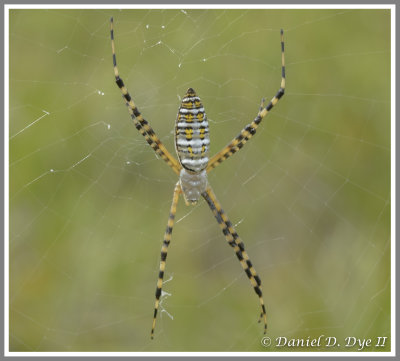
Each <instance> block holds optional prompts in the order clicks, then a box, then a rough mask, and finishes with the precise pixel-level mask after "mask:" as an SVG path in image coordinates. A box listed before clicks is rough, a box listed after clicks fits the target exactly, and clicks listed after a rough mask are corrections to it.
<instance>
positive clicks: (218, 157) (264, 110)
mask: <svg viewBox="0 0 400 361" xmlns="http://www.w3.org/2000/svg"><path fill="white" fill-rule="evenodd" d="M281 51H282V79H281V86H280V88H279V90H278V92H277V93H276V94H275V96H274V97H273V98H272V99H271V101H270V102H269V103H268V104H267V106H266V107H264V99H263V100H262V102H261V108H260V110H259V112H258V114H257V116H256V118H255V119H254V120H253V121H252V122H251V123H250V124H247V125H246V126H245V127H244V128H243V129H242V130H241V132H240V133H239V134H238V135H237V136H236V137H235V138H233V139H232V141H231V142H230V143H228V144H227V145H226V146H225V147H224V148H223V149H222V150H221V151H220V152H218V153H217V154H215V155H214V156H213V157H212V158H211V159H210V160H209V162H208V165H207V168H206V169H207V173H208V172H209V171H210V170H211V169H213V168H215V167H216V166H217V165H219V164H221V163H222V162H223V161H224V160H225V159H227V158H229V157H230V156H231V155H232V154H235V153H236V152H237V151H238V150H239V149H241V148H242V147H243V146H244V145H245V143H246V142H247V141H248V140H249V139H250V138H251V137H253V135H254V134H256V131H257V127H258V126H259V124H260V123H261V121H262V120H263V118H264V117H265V116H266V115H267V114H268V113H269V111H270V110H271V109H272V108H273V107H274V106H275V105H276V103H278V101H279V99H280V98H282V96H283V95H284V94H285V86H286V76H285V46H284V42H283V30H281Z"/></svg>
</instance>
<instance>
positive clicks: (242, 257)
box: [202, 187, 267, 333]
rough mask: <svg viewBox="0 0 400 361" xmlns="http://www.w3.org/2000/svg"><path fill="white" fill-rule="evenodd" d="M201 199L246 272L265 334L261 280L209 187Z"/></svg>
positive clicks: (265, 315)
mask: <svg viewBox="0 0 400 361" xmlns="http://www.w3.org/2000/svg"><path fill="white" fill-rule="evenodd" d="M202 196H203V198H204V199H205V200H206V202H207V203H208V205H209V207H210V208H211V210H212V212H213V214H214V216H215V218H216V219H217V222H218V224H219V226H220V227H221V229H222V232H223V233H224V235H225V238H226V241H227V242H228V244H229V245H230V246H231V247H233V249H234V251H235V253H236V256H237V258H238V259H239V261H240V264H241V265H242V267H243V269H244V271H245V272H246V275H247V277H248V278H249V280H250V283H251V285H252V286H253V288H254V291H255V293H256V294H257V295H258V297H259V300H260V305H261V316H260V319H261V318H262V319H263V320H264V333H266V332H267V314H266V311H265V305H264V300H263V296H262V290H261V280H260V277H258V275H257V272H256V270H255V269H254V267H253V265H252V263H251V261H250V259H249V256H248V255H247V252H246V251H245V249H244V244H243V242H242V240H241V239H240V237H239V236H238V234H237V233H236V231H235V229H234V228H233V225H232V223H231V221H230V220H229V219H228V216H227V215H226V213H225V212H224V210H223V209H222V207H221V204H220V203H219V202H218V200H217V198H216V196H215V194H214V192H213V191H212V189H211V187H208V188H207V189H206V191H205V192H204V193H202Z"/></svg>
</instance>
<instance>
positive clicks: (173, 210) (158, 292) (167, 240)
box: [150, 182, 182, 338]
mask: <svg viewBox="0 0 400 361" xmlns="http://www.w3.org/2000/svg"><path fill="white" fill-rule="evenodd" d="M181 192H182V190H181V186H180V183H179V182H178V183H176V186H175V189H174V195H173V197H172V204H171V209H170V212H169V218H168V223H167V229H166V230H165V234H164V241H163V245H162V247H161V261H160V272H159V274H158V281H157V288H156V302H155V306H154V316H153V325H152V327H151V334H150V336H151V338H153V336H154V329H155V327H156V318H157V312H158V306H159V305H160V297H161V289H162V284H163V279H164V270H165V261H166V259H167V252H168V246H169V243H170V242H171V234H172V228H173V226H174V219H175V213H176V205H177V204H178V199H179V194H180V193H181Z"/></svg>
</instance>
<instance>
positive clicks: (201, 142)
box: [175, 88, 210, 173]
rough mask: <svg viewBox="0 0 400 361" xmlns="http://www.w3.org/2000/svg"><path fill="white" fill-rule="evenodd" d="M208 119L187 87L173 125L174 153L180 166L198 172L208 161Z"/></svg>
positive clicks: (194, 95)
mask: <svg viewBox="0 0 400 361" xmlns="http://www.w3.org/2000/svg"><path fill="white" fill-rule="evenodd" d="M209 145H210V137H209V135H208V121H207V116H206V113H205V111H204V107H203V104H201V100H200V98H199V97H198V96H197V95H196V92H195V91H194V90H193V89H192V88H189V89H188V90H187V92H186V94H185V96H184V97H183V99H182V103H181V106H180V107H179V111H178V116H177V119H176V125H175V147H176V153H177V154H178V158H179V161H180V163H181V164H182V167H183V168H184V169H186V170H188V171H189V172H192V173H199V172H201V171H202V170H204V169H205V168H206V166H207V163H208V148H209Z"/></svg>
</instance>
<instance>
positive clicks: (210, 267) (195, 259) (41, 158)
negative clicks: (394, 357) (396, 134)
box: [9, 9, 391, 352]
mask: <svg viewBox="0 0 400 361" xmlns="http://www.w3.org/2000/svg"><path fill="white" fill-rule="evenodd" d="M111 16H114V22H115V37H116V49H117V59H118V64H119V70H120V73H121V77H122V78H123V79H124V81H125V83H126V84H127V86H128V88H129V90H130V92H131V94H132V96H133V97H134V99H135V102H136V103H137V105H138V107H139V109H140V110H141V111H142V113H143V114H144V116H145V118H146V119H147V120H149V122H150V123H151V125H152V126H153V128H154V129H155V130H156V132H157V134H158V135H159V136H160V138H161V139H162V141H163V142H164V143H165V145H166V146H167V147H168V148H169V149H170V150H171V152H173V154H175V152H174V144H173V128H174V121H175V117H176V113H177V110H178V107H179V104H180V99H181V97H182V96H183V94H184V93H185V91H186V89H187V88H188V87H193V88H194V89H195V90H196V91H197V93H198V94H199V96H200V97H201V98H202V101H203V104H204V106H205V109H206V112H207V115H208V118H209V122H210V135H211V153H212V154H214V153H215V152H217V151H219V150H220V149H221V148H222V147H223V146H224V145H225V144H226V143H227V142H228V141H230V140H231V139H232V138H233V137H234V136H235V135H236V134H237V133H238V132H239V131H240V130H241V129H242V127H243V126H244V125H246V124H247V123H249V122H250V121H251V120H252V119H253V118H254V117H255V116H256V114H257V111H258V107H259V104H260V100H261V98H262V97H266V98H267V99H268V100H269V99H270V98H271V97H272V96H273V95H274V94H275V93H276V91H277V90H278V88H279V84H280V43H279V41H280V37H279V30H280V28H283V29H284V30H285V46H286V64H287V92H286V95H285V96H284V97H283V99H282V101H281V102H279V103H278V105H277V107H276V108H274V109H273V111H272V112H271V114H269V115H268V117H267V118H265V120H264V121H263V123H262V125H261V126H260V128H259V131H258V133H257V135H256V136H255V137H254V138H253V140H252V141H250V142H249V143H248V144H247V145H246V146H245V147H244V148H243V149H242V150H241V151H240V152H239V153H237V154H236V155H235V156H234V157H232V158H230V159H229V160H227V161H226V162H225V163H223V164H222V165H221V166H220V167H218V168H217V169H215V170H214V171H213V172H212V173H210V176H209V181H210V184H211V185H212V187H213V188H214V191H215V193H216V195H217V197H218V198H219V200H220V202H221V203H222V206H223V207H224V209H225V211H226V212H227V214H228V215H229V217H230V219H231V221H232V223H233V224H234V225H236V229H237V232H238V233H239V235H240V236H241V238H242V239H243V242H244V243H245V245H246V248H247V251H248V253H249V255H250V258H251V260H252V262H253V264H254V265H255V268H256V270H257V271H258V273H259V275H260V277H261V279H262V282H263V290H264V299H265V302H266V305H267V313H268V326H269V329H268V336H269V337H271V338H272V339H275V338H276V337H279V336H284V337H287V338H288V339H289V338H304V339H307V338H308V337H310V338H312V337H318V336H320V335H327V336H334V337H336V338H337V339H338V342H339V343H341V342H342V341H343V340H344V338H345V337H348V336H354V337H359V338H372V339H374V340H375V339H376V337H378V336H386V337H388V338H389V340H388V342H387V347H383V348H375V347H370V348H367V349H366V351H383V350H384V351H388V350H389V348H390V336H391V333H390V330H391V314H390V281H391V279H390V250H391V248H390V54H391V53H390V12H389V10H340V9H335V10H194V9H186V10H157V9H153V10H123V11H121V10H105V9H103V10H11V11H10V27H9V29H10V37H9V39H10V58H9V59H10V122H9V131H10V141H9V146H10V247H9V256H10V298H9V300H10V311H9V315H10V350H11V351H143V352H146V351H259V352H269V351H307V350H311V351H357V348H355V347H354V348H345V347H344V346H343V345H344V341H343V342H342V346H341V347H336V348H335V349H329V348H324V347H320V348H313V349H307V348H287V347H286V348H276V347H274V346H271V347H268V348H265V347H263V346H262V345H261V342H260V341H261V338H262V336H263V335H262V325H260V324H258V323H257V319H258V315H259V304H258V299H257V296H256V295H255V294H254V292H253V290H252V288H251V286H250V284H249V281H248V279H247V277H246V275H245V274H244V272H243V271H242V269H241V267H240V264H239V262H238V261H237V259H236V257H235V255H234V253H233V250H232V249H231V248H230V247H229V246H227V244H226V242H225V239H224V237H223V234H222V233H221V231H220V229H219V227H218V224H217V222H216V221H215V219H214V217H213V215H212V213H211V211H210V210H209V208H208V207H207V205H206V204H205V202H204V201H201V202H200V203H199V204H198V205H197V206H195V207H186V206H185V204H184V202H183V200H182V199H181V200H180V202H179V205H178V211H177V215H176V220H177V223H176V225H175V228H174V232H173V237H172V243H171V246H170V249H169V253H168V260H167V269H166V276H165V279H166V280H168V282H166V283H165V285H164V288H163V290H164V291H165V292H167V293H168V294H169V296H168V297H166V298H165V299H164V300H163V302H162V305H163V308H164V309H165V311H166V312H162V313H161V315H160V317H159V318H158V323H157V327H156V335H155V340H153V341H151V340H150V337H149V336H150V329H151V321H152V314H153V307H154V291H155V287H156V280H157V275H158V264H159V258H160V248H161V242H162V237H163V233H164V230H165V226H166V222H167V218H168V212H169V207H170V202H171V199H172V192H173V188H174V184H175V182H176V181H177V177H176V176H175V174H174V173H173V172H172V171H171V170H170V169H169V168H168V166H167V165H166V164H165V163H164V162H163V161H162V160H160V159H157V158H156V156H155V154H154V152H153V151H152V149H151V148H150V147H149V146H148V145H147V143H146V142H145V140H144V139H143V137H141V136H140V134H139V133H138V132H137V130H136V129H135V127H134V126H133V124H132V122H131V120H130V117H129V115H128V112H127V109H126V107H125V105H124V102H123V100H122V99H121V94H120V91H119V89H118V88H117V86H116V85H115V82H114V73H113V67H112V58H111V46H110V39H109V19H110V17H111ZM169 316H171V317H169ZM172 317H173V319H172Z"/></svg>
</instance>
